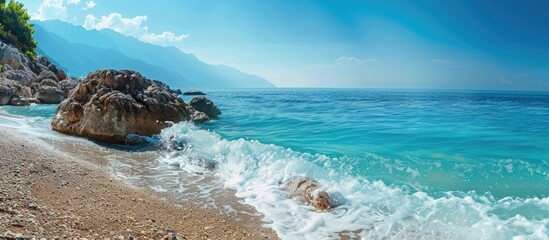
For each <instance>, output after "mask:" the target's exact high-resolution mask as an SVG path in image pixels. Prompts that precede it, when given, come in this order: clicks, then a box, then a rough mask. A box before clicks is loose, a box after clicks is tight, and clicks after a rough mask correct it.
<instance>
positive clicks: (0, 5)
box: [0, 0, 37, 58]
mask: <svg viewBox="0 0 549 240" xmlns="http://www.w3.org/2000/svg"><path fill="white" fill-rule="evenodd" d="M29 20H30V15H29V13H28V12H27V10H26V9H25V8H24V6H23V4H22V3H18V2H15V1H14V0H10V2H9V3H8V4H6V0H0V39H2V40H3V41H5V42H7V43H9V44H12V45H14V46H16V47H17V48H19V50H21V51H22V52H24V53H25V54H27V55H28V56H29V57H31V58H34V56H35V54H36V45H37V43H36V41H34V38H33V33H34V29H33V26H34V25H33V24H32V23H29V22H28V21H29Z"/></svg>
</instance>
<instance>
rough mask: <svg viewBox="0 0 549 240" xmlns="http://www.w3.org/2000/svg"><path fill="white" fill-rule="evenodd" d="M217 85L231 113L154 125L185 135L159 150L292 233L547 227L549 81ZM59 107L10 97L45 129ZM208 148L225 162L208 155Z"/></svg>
mask: <svg viewBox="0 0 549 240" xmlns="http://www.w3.org/2000/svg"><path fill="white" fill-rule="evenodd" d="M207 94H208V95H207V97H208V98H210V99H211V100H212V101H214V102H215V104H216V105H217V106H218V107H219V108H220V109H221V110H222V112H223V113H222V115H221V116H220V117H219V118H217V119H214V120H211V121H208V122H205V123H200V124H193V123H187V122H184V123H175V124H173V125H172V126H171V127H169V128H166V129H164V130H163V131H162V132H161V133H160V134H159V135H158V136H155V137H153V138H150V141H151V142H157V143H159V142H160V143H162V142H168V141H173V140H175V141H178V142H181V143H184V145H185V148H184V153H181V152H177V153H176V152H174V153H168V154H162V155H160V156H159V157H158V158H157V159H155V160H154V162H152V163H150V164H152V165H153V166H156V165H157V166H171V167H177V168H179V169H181V170H184V171H186V172H188V174H207V175H210V176H212V177H214V178H216V179H218V180H219V182H220V184H221V185H222V187H223V188H226V189H230V190H231V191H233V192H234V193H235V195H236V196H237V197H239V198H240V199H242V201H241V203H242V204H246V205H250V206H253V207H255V209H256V210H257V211H258V212H260V213H261V214H262V217H263V220H264V221H265V222H266V224H265V225H266V226H268V227H270V228H272V229H274V230H275V231H276V233H277V234H278V235H279V236H280V237H281V238H282V239H338V238H340V237H341V236H343V235H348V236H351V237H352V238H358V239H549V93H546V92H504V91H461V90H404V89H403V90H394V89H254V90H210V91H207ZM182 97H183V98H184V99H185V101H189V100H190V97H188V96H182ZM55 109H56V106H55V105H33V106H28V107H14V106H3V107H0V111H2V112H4V113H8V114H11V115H16V116H20V118H6V117H0V125H6V126H7V125H11V126H14V125H17V126H19V128H21V129H23V131H27V132H28V133H31V134H38V135H42V136H45V135H48V134H49V133H51V132H52V131H51V130H50V127H49V121H50V120H51V118H52V117H53V115H54V114H55ZM180 151H181V150H180ZM197 159H199V160H200V161H196V160H197ZM204 162H206V163H208V164H206V165H207V166H214V167H213V168H212V167H200V166H197V164H198V163H200V164H201V166H204ZM303 177H308V178H313V179H315V180H316V181H318V183H319V184H320V185H321V186H322V189H323V190H325V191H326V192H328V193H329V194H330V196H331V197H332V198H333V200H334V202H336V203H337V206H336V207H335V208H333V209H332V210H330V211H318V210H316V209H314V208H312V207H310V206H306V205H304V204H302V203H300V202H299V201H297V200H295V199H292V198H289V196H288V193H287V192H286V191H284V189H285V185H286V184H287V183H288V182H290V181H293V180H295V179H299V178H303Z"/></svg>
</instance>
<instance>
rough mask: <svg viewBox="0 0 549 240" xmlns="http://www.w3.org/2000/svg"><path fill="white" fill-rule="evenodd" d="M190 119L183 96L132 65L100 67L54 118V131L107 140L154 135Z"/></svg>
mask: <svg viewBox="0 0 549 240" xmlns="http://www.w3.org/2000/svg"><path fill="white" fill-rule="evenodd" d="M188 120H191V113H190V111H189V110H188V109H187V106H186V104H185V102H184V101H183V99H181V98H180V97H179V96H177V94H173V93H171V92H170V91H169V88H167V87H166V86H165V85H162V84H158V83H157V82H155V81H152V80H149V79H147V78H145V77H143V76H142V75H141V74H140V73H138V72H135V71H130V70H121V71H116V70H100V71H96V72H93V73H90V74H88V76H87V77H86V79H84V80H82V81H81V82H80V84H78V86H77V88H76V89H74V90H73V91H71V92H70V94H69V97H68V98H67V99H66V100H64V101H63V102H62V103H61V104H59V106H58V107H57V113H56V115H55V117H54V119H53V120H52V122H51V125H52V128H53V129H54V130H56V131H59V132H62V133H66V134H72V135H77V136H85V137H89V138H92V139H95V140H99V141H103V142H109V143H125V142H126V141H127V136H128V135H129V134H137V135H144V136H152V135H154V134H158V133H160V131H161V130H162V129H163V128H165V127H167V126H169V124H170V122H175V123H176V122H180V121H188Z"/></svg>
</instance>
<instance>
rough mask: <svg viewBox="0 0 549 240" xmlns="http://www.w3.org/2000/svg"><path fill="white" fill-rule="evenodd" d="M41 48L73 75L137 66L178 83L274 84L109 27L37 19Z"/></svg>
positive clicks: (188, 85) (192, 85)
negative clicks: (86, 26)
mask: <svg viewBox="0 0 549 240" xmlns="http://www.w3.org/2000/svg"><path fill="white" fill-rule="evenodd" d="M33 23H34V24H35V25H34V29H35V33H34V37H35V39H36V41H37V42H38V50H39V52H40V53H41V54H43V55H46V56H48V57H49V58H50V59H52V61H53V62H55V63H56V64H58V65H59V66H61V67H63V68H64V69H65V70H66V71H67V72H68V73H69V75H72V76H85V75H86V74H87V73H89V72H91V71H95V70H97V69H105V68H113V69H132V70H136V71H139V72H141V73H142V74H143V75H144V76H147V77H148V78H151V79H158V80H162V81H164V82H166V83H168V84H169V85H171V86H173V87H176V88H206V89H207V88H210V89H211V88H269V87H274V86H273V85H272V84H271V83H270V82H268V81H267V80H265V79H263V78H261V77H258V76H255V75H251V74H247V73H243V72H241V71H238V70H236V69H234V68H230V67H228V66H224V65H210V64H207V63H204V62H202V61H200V60H199V59H198V58H196V57H195V56H194V55H192V54H187V53H184V52H182V51H181V50H179V49H177V48H175V47H162V46H158V45H153V44H149V43H145V42H142V41H139V40H138V39H136V38H134V37H129V36H125V35H123V34H120V33H117V32H115V31H112V30H110V29H103V30H99V31H98V30H86V29H84V28H83V27H81V26H76V25H72V24H70V23H66V22H62V21H58V20H49V21H33Z"/></svg>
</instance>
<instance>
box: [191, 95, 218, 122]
mask: <svg viewBox="0 0 549 240" xmlns="http://www.w3.org/2000/svg"><path fill="white" fill-rule="evenodd" d="M189 105H191V107H193V108H194V109H196V110H197V111H199V112H203V113H205V114H206V115H208V117H209V118H215V117H217V116H219V115H221V110H219V108H217V106H215V104H214V103H213V102H212V101H211V100H210V99H207V98H206V97H203V96H199V97H194V98H193V99H191V102H189Z"/></svg>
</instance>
